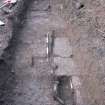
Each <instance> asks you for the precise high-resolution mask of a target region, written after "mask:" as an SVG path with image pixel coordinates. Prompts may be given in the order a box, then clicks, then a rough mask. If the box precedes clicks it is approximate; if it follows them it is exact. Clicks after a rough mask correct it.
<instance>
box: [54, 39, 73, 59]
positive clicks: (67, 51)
mask: <svg viewBox="0 0 105 105" xmlns="http://www.w3.org/2000/svg"><path fill="white" fill-rule="evenodd" d="M54 43H55V44H54V54H55V55H57V56H61V57H70V55H71V54H72V48H71V47H70V42H69V39H68V38H66V37H60V38H56V39H55V42H54Z"/></svg>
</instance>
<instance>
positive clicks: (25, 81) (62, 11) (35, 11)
mask: <svg viewBox="0 0 105 105" xmlns="http://www.w3.org/2000/svg"><path fill="white" fill-rule="evenodd" d="M104 10H105V1H104V0H19V2H18V3H17V5H16V8H14V10H13V12H12V14H10V15H9V16H8V15H5V14H3V13H2V11H1V13H0V19H1V20H3V21H4V22H5V23H6V25H5V26H2V27H1V26H0V77H1V78H0V105H59V103H58V102H57V101H56V100H54V98H53V89H52V87H53V76H52V68H51V67H50V65H49V63H48V61H47V59H46V34H47V33H48V32H51V31H52V30H54V31H55V37H59V38H61V37H67V38H68V39H69V42H70V48H71V49H72V56H71V59H72V62H73V64H74V66H75V69H74V73H73V74H71V75H70V76H72V77H78V78H79V82H80V83H79V82H78V81H77V82H78V83H77V84H79V93H78V94H79V95H77V96H81V97H76V98H75V99H74V98H73V96H72V95H71V94H69V93H68V92H66V93H67V94H65V96H69V95H70V96H69V97H71V99H73V100H71V102H69V101H68V102H69V103H68V105H74V103H77V105H105V69H104V68H105V64H104V61H105V29H104V26H105V16H104V13H105V11H104ZM62 47H63V46H62ZM67 81H68V80H67ZM67 81H66V82H67ZM66 82H64V83H63V82H61V89H62V87H64V89H65V88H66V87H65V85H67V84H66ZM74 85H75V82H74ZM77 87H78V86H77ZM61 94H62V92H61ZM68 94H69V95H68ZM65 96H64V97H62V98H63V99H65ZM65 100H66V99H65ZM74 101H75V102H74ZM76 101H77V102H76Z"/></svg>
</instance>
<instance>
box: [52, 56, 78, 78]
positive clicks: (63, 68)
mask: <svg viewBox="0 0 105 105" xmlns="http://www.w3.org/2000/svg"><path fill="white" fill-rule="evenodd" d="M54 63H55V64H56V65H57V66H58V68H57V70H56V71H55V73H56V75H59V76H62V75H67V76H70V75H73V74H77V72H76V69H75V65H74V62H73V60H72V59H71V58H61V57H55V58H54Z"/></svg>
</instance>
